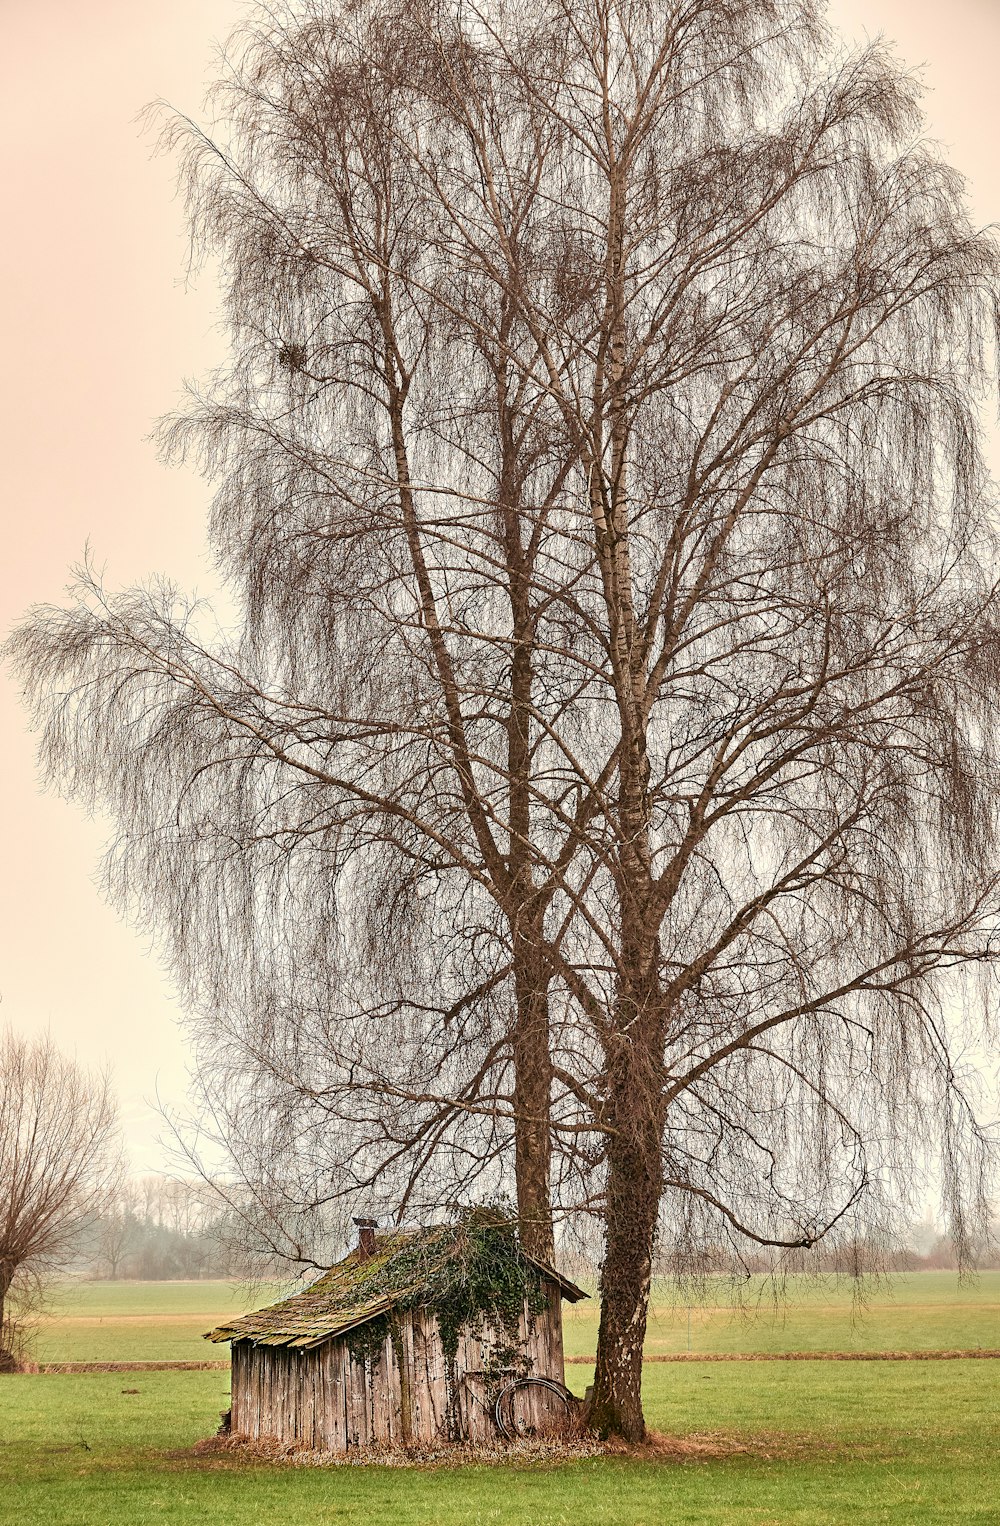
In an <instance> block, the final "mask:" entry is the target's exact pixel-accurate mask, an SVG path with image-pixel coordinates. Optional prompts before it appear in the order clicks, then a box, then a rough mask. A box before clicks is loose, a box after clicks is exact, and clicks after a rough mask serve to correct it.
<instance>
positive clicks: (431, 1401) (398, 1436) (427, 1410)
mask: <svg viewBox="0 0 1000 1526" xmlns="http://www.w3.org/2000/svg"><path fill="white" fill-rule="evenodd" d="M548 1296H549V1307H548V1310H547V1311H546V1313H544V1314H542V1315H539V1316H537V1317H536V1318H535V1319H533V1320H532V1319H530V1318H529V1317H528V1316H527V1315H526V1314H522V1315H521V1319H520V1324H519V1331H518V1334H519V1338H520V1339H521V1341H522V1343H523V1348H522V1349H523V1350H524V1353H525V1356H526V1357H527V1359H528V1362H529V1363H530V1371H531V1372H532V1373H535V1374H537V1375H539V1376H542V1377H551V1378H555V1379H556V1380H557V1381H558V1382H560V1383H561V1382H562V1381H563V1377H564V1366H563V1343H562V1305H561V1298H560V1293H559V1289H558V1288H557V1287H555V1286H554V1285H550V1287H549V1290H548ZM496 1344H501V1345H502V1344H506V1337H505V1336H503V1335H500V1336H498V1335H497V1333H496V1332H492V1331H490V1330H489V1329H486V1330H484V1332H483V1334H482V1336H473V1335H462V1336H460V1337H459V1344H458V1354H457V1358H456V1362H455V1370H456V1374H457V1380H458V1381H457V1385H456V1390H455V1392H454V1394H449V1387H448V1372H447V1363H446V1360H445V1354H444V1348H443V1346H442V1344H441V1336H440V1333H439V1331H438V1327H437V1320H436V1319H435V1317H434V1316H433V1315H431V1314H425V1313H422V1312H421V1311H420V1310H417V1311H415V1312H413V1313H408V1314H403V1315H401V1316H400V1320H399V1327H398V1351H397V1349H396V1347H394V1345H393V1343H392V1341H389V1340H387V1341H386V1342H385V1344H384V1346H383V1347H382V1349H381V1352H380V1353H379V1355H378V1356H377V1357H376V1358H374V1359H373V1360H371V1361H368V1362H356V1361H355V1360H354V1358H353V1357H352V1356H351V1354H350V1351H349V1350H348V1346H347V1341H346V1339H345V1338H344V1337H340V1338H339V1339H333V1340H329V1341H326V1342H324V1344H323V1345H322V1346H318V1347H316V1348H315V1349H313V1350H312V1351H304V1350H302V1349H301V1348H295V1347H290V1346H255V1345H254V1344H253V1343H252V1342H251V1341H234V1342H233V1347H232V1395H233V1411H232V1429H233V1434H234V1435H237V1436H249V1437H253V1438H255V1439H256V1438H260V1437H265V1436H267V1437H276V1438H277V1439H278V1440H281V1441H288V1442H299V1443H300V1444H302V1445H305V1446H307V1447H314V1448H317V1449H322V1450H324V1451H331V1452H346V1451H347V1450H348V1449H349V1448H350V1447H357V1446H372V1445H376V1446H384V1445H390V1446H393V1445H399V1444H403V1445H407V1444H409V1443H411V1442H412V1443H417V1444H420V1443H429V1442H434V1441H439V1440H453V1441H457V1440H469V1441H489V1440H491V1439H493V1438H495V1436H496V1425H495V1422H494V1419H493V1407H492V1403H491V1402H490V1399H489V1395H488V1393H487V1388H486V1384H485V1383H484V1381H483V1380H482V1379H481V1378H477V1377H476V1374H477V1373H481V1372H482V1371H483V1369H484V1367H485V1366H486V1365H487V1363H488V1361H489V1353H490V1349H491V1348H492V1347H493V1346H494V1345H496ZM520 1413H521V1415H522V1416H523V1418H524V1420H525V1421H526V1422H527V1423H528V1424H535V1425H539V1424H542V1423H544V1419H545V1403H544V1398H543V1397H542V1396H538V1395H535V1394H533V1393H532V1392H531V1390H530V1389H529V1390H526V1391H525V1393H524V1396H523V1399H522V1400H521V1402H520Z"/></svg>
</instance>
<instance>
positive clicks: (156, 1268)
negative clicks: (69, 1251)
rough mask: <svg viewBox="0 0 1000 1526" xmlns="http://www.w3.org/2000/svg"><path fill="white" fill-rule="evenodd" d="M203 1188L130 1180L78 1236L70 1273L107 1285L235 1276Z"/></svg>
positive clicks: (213, 1201) (161, 1179) (215, 1204)
mask: <svg viewBox="0 0 1000 1526" xmlns="http://www.w3.org/2000/svg"><path fill="white" fill-rule="evenodd" d="M227 1239H228V1237H227V1235H226V1225H225V1223H224V1222H223V1220H222V1218H221V1216H220V1213H219V1201H218V1198H217V1196H216V1195H215V1193H214V1192H213V1190H212V1189H211V1187H209V1186H207V1185H206V1184H205V1183H204V1182H199V1181H185V1180H178V1179H173V1178H169V1177H166V1176H159V1175H151V1176H142V1177H132V1178H130V1179H128V1180H126V1181H125V1182H123V1183H122V1185H121V1187H120V1188H119V1190H118V1192H117V1193H116V1194H115V1196H114V1197H113V1198H112V1199H111V1200H110V1201H109V1203H108V1204H107V1206H106V1207H105V1209H104V1210H103V1211H102V1212H101V1213H100V1214H99V1215H97V1216H96V1217H95V1218H94V1219H93V1220H91V1222H90V1223H89V1224H88V1225H87V1226H86V1227H85V1228H84V1229H83V1230H82V1231H81V1233H80V1235H79V1239H78V1244H77V1249H76V1257H75V1264H74V1266H73V1271H74V1272H75V1273H76V1274H77V1275H80V1276H85V1277H92V1278H106V1279H108V1280H109V1281H112V1282H118V1281H123V1280H131V1279H136V1280H139V1281H143V1282H158V1281H168V1280H170V1279H173V1278H179V1279H185V1280H186V1279H192V1278H194V1279H197V1278H202V1277H230V1276H237V1275H239V1269H238V1268H237V1266H236V1264H235V1261H234V1258H233V1255H232V1253H231V1251H230V1250H229V1248H228V1245H227Z"/></svg>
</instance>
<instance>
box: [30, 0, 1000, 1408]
mask: <svg viewBox="0 0 1000 1526" xmlns="http://www.w3.org/2000/svg"><path fill="white" fill-rule="evenodd" d="M220 105H221V108H222V117H223V121H222V123H221V124H220V126H219V131H218V132H217V133H216V135H215V136H214V137H210V136H208V135H207V134H205V133H203V132H202V131H201V130H199V129H198V128H196V127H194V126H193V125H192V124H191V123H179V124H178V123H175V124H174V126H173V128H172V129H171V133H172V140H173V141H175V142H182V143H183V144H184V146H185V155H186V157H185V160H184V165H185V170H184V173H185V183H186V185H187V188H188V194H189V197H190V209H191V214H192V221H193V225H194V229H195V233H196V235H197V236H198V237H199V238H200V239H202V240H203V241H204V242H205V243H206V244H207V245H208V246H209V247H211V248H213V249H215V250H216V251H218V252H219V253H220V254H221V256H222V258H223V260H224V262H225V273H226V283H227V285H226V289H227V304H228V306H227V311H228V315H229V319H230V324H231V330H232V334H233V343H234V358H233V364H232V367H231V369H230V370H229V371H228V372H227V374H226V375H224V376H222V377H220V378H219V379H218V381H217V384H216V385H215V387H214V388H213V389H212V390H211V391H210V393H209V394H208V395H207V396H206V397H204V398H198V399H196V400H195V402H194V404H193V407H192V411H191V412H190V414H189V415H187V416H186V417H185V418H184V419H183V420H179V421H176V422H175V423H174V424H173V426H172V427H171V428H170V429H169V430H168V437H169V439H170V441H171V443H172V445H173V446H174V448H176V449H178V450H183V449H185V448H188V446H189V445H191V446H192V448H193V447H194V446H197V448H199V449H200V450H201V451H202V452H203V459H204V462H205V465H206V468H207V470H208V471H209V472H210V473H212V474H214V475H215V476H216V477H217V478H218V480H219V484H220V487H219V496H218V498H217V501H216V508H215V513H214V519H213V534H214V537H215V543H216V546H217V548H218V551H219V555H220V559H221V562H222V565H223V567H224V568H225V570H226V571H227V573H228V574H229V575H230V577H231V579H232V580H233V586H234V588H235V589H236V590H237V591H238V592H239V594H240V597H241V598H242V600H243V610H244V614H245V624H244V629H243V631H242V632H241V634H240V637H239V639H238V640H236V641H235V642H233V643H232V644H229V645H227V644H226V643H225V642H222V641H210V640H208V639H207V638H205V637H203V636H202V635H201V634H200V633H199V629H198V624H197V619H198V617H197V614H196V612H194V611H191V610H187V609H185V608H184V607H183V606H179V604H178V601H177V600H176V599H175V596H174V595H173V593H172V591H170V590H164V589H161V588H153V589H152V590H138V591H132V592H130V593H128V594H126V595H122V596H114V597H108V596H106V595H105V594H104V593H103V591H102V590H101V589H100V587H99V586H98V585H97V583H96V582H95V581H94V580H93V579H89V580H86V579H85V581H84V586H83V588H82V594H81V598H80V601H79V603H78V604H77V606H76V607H75V608H74V609H72V610H69V611H41V612H38V613H36V615H35V616H34V618H33V619H32V621H31V622H29V623H28V624H27V625H26V626H25V627H24V629H23V630H22V632H21V633H20V635H19V636H18V637H17V638H16V641H15V652H16V653H17V654H18V655H19V657H20V660H21V662H22V665H23V669H24V671H25V674H26V677H27V679H28V683H29V687H30V689H31V690H32V692H33V694H34V696H35V702H36V704H37V705H38V708H39V712H40V715H41V717H42V719H43V721H44V723H45V725H46V732H45V739H44V743H43V747H44V758H45V762H46V767H47V769H48V771H49V773H50V775H51V776H52V777H53V778H55V779H66V778H67V777H68V778H70V779H71V780H72V788H73V789H74V790H75V791H76V792H77V793H78V794H80V795H82V796H83V798H85V799H87V798H90V799H93V798H97V797H99V798H101V799H102V800H104V801H110V803H111V804H112V806H113V808H114V809H115V810H116V811H117V813H118V815H119V817H120V819H121V821H122V822H123V833H122V836H121V838H120V840H119V842H118V844H117V845H116V849H115V851H114V853H113V856H112V858H111V860H110V864H109V883H110V885H111V888H112V889H113V890H114V891H115V893H116V894H117V895H118V896H119V897H120V898H121V899H122V900H123V901H124V902H125V903H126V904H129V905H130V906H131V908H132V910H133V912H134V913H135V914H136V915H137V916H138V917H139V918H140V919H145V921H146V922H147V924H148V925H152V926H156V927H159V928H162V929H165V930H166V933H167V936H168V938H169V940H170V948H171V951H172V954H173V958H174V963H175V967H176V969H177V971H178V974H179V976H180V978H181V980H182V982H183V983H184V986H185V989H186V991H187V993H188V995H189V998H190V1000H191V1002H192V1005H193V1006H194V1007H195V1008H196V1009H197V1010H200V1011H201V1012H202V1013H203V1014H204V1020H203V1022H201V1023H200V1024H199V1025H198V1032H199V1035H200V1043H201V1058H202V1062H203V1068H202V1074H203V1084H204V1086H205V1094H204V1103H205V1112H206V1116H208V1117H211V1116H213V1115H214V1118H215V1120H216V1124H217V1127H218V1132H219V1133H221V1135H222V1137H223V1138H225V1139H226V1141H227V1142H228V1144H229V1146H230V1148H231V1149H232V1151H233V1154H234V1156H236V1157H237V1158H242V1159H243V1161H244V1163H246V1162H252V1163H253V1169H252V1170H249V1171H248V1172H247V1174H248V1176H250V1177H253V1178H254V1180H242V1181H238V1182H237V1185H236V1188H235V1189H234V1194H233V1202H232V1205H231V1206H232V1207H233V1210H234V1212H246V1213H248V1214H250V1215H251V1216H252V1217H253V1218H254V1222H255V1223H256V1224H257V1225H260V1224H261V1223H262V1222H264V1223H265V1225H268V1226H270V1228H269V1229H268V1231H267V1232H268V1233H269V1234H271V1233H272V1231H273V1234H272V1238H271V1242H270V1243H271V1244H272V1245H273V1247H274V1248H275V1249H280V1250H283V1251H284V1252H285V1253H286V1254H291V1255H293V1256H295V1257H297V1258H299V1259H300V1260H302V1261H305V1262H307V1261H308V1260H309V1259H310V1256H312V1255H315V1254H316V1252H315V1248H312V1249H311V1248H310V1245H309V1243H308V1234H309V1232H310V1231H309V1228H308V1225H307V1224H306V1222H305V1221H306V1220H308V1221H309V1222H310V1223H312V1224H313V1225H315V1222H316V1211H317V1210H318V1209H321V1208H323V1207H324V1206H329V1205H330V1204H336V1203H338V1202H343V1201H344V1200H345V1199H346V1198H348V1197H349V1196H350V1194H352V1193H362V1194H365V1195H368V1196H370V1195H372V1194H374V1193H376V1192H377V1191H378V1190H379V1185H380V1184H381V1188H382V1190H383V1191H385V1192H386V1194H387V1195H388V1194H392V1195H395V1196H400V1195H401V1198H402V1202H403V1204H404V1206H405V1205H406V1204H409V1203H411V1202H412V1203H416V1202H419V1201H423V1202H430V1203H433V1202H435V1201H436V1202H441V1201H442V1200H444V1199H446V1198H447V1197H448V1196H449V1194H452V1193H454V1192H455V1191H457V1190H459V1189H460V1186H461V1184H462V1182H463V1181H465V1182H466V1183H468V1182H469V1181H470V1180H474V1181H477V1182H479V1183H481V1184H482V1183H486V1182H488V1183H489V1184H490V1185H491V1186H492V1185H496V1184H497V1182H498V1181H499V1182H500V1183H502V1180H503V1173H504V1171H505V1170H506V1169H507V1162H508V1158H509V1155H510V1153H511V1150H512V1151H513V1157H514V1160H513V1176H514V1179H515V1184H516V1188H517V1194H518V1205H519V1210H520V1212H521V1214H522V1217H523V1219H524V1221H525V1226H526V1228H525V1232H526V1234H527V1235H529V1236H530V1235H531V1234H533V1233H535V1234H537V1235H538V1239H537V1240H536V1241H535V1242H534V1243H535V1246H536V1248H538V1247H540V1248H541V1249H542V1250H543V1251H546V1250H547V1249H548V1248H549V1246H550V1244H551V1239H550V1234H551V1232H550V1228H549V1217H548V1196H549V1191H550V1186H551V1189H552V1190H553V1192H554V1194H555V1200H556V1204H557V1207H558V1208H559V1209H560V1210H562V1211H571V1210H573V1209H574V1208H579V1207H581V1206H582V1207H585V1208H586V1209H587V1211H588V1212H596V1213H598V1214H599V1215H600V1216H601V1218H602V1220H603V1223H604V1226H605V1254H604V1263H603V1269H602V1274H601V1290H602V1314H601V1332H600V1342H599V1350H598V1365H597V1373H596V1380H595V1393H594V1403H593V1409H592V1418H593V1421H594V1423H595V1425H596V1426H597V1427H598V1428H599V1429H601V1430H603V1431H606V1432H615V1431H617V1432H621V1433H623V1434H625V1435H626V1436H630V1437H637V1436H639V1435H641V1433H642V1427H643V1421H642V1408H641V1354H642V1342H643V1337H644V1332H645V1319H646V1307H647V1303H648V1295H649V1284H650V1274H651V1266H652V1257H653V1251H654V1244H655V1240H656V1235H657V1231H658V1229H659V1231H660V1233H661V1235H669V1236H670V1237H671V1238H672V1240H673V1243H674V1245H675V1247H677V1248H678V1249H679V1250H683V1249H684V1247H685V1246H691V1245H694V1244H696V1243H697V1242H698V1240H699V1237H703V1236H704V1234H705V1232H706V1226H709V1225H710V1226H711V1234H712V1236H713V1238H714V1241H715V1242H716V1243H717V1242H718V1239H719V1236H720V1234H723V1235H725V1236H727V1237H728V1238H729V1239H730V1241H731V1243H732V1244H733V1246H734V1247H735V1248H736V1250H737V1253H738V1251H739V1248H740V1247H741V1246H747V1245H750V1246H756V1245H761V1246H768V1247H773V1248H776V1249H778V1250H779V1251H780V1250H781V1249H788V1250H789V1251H796V1250H799V1249H802V1248H804V1247H808V1246H811V1245H813V1244H815V1243H817V1242H818V1241H819V1240H821V1239H822V1238H823V1237H824V1236H826V1235H828V1234H831V1233H833V1232H835V1230H836V1229H837V1228H838V1227H839V1228H840V1229H841V1230H843V1232H844V1233H849V1234H850V1235H852V1236H854V1237H855V1239H856V1240H857V1243H859V1244H860V1243H862V1242H864V1241H865V1238H866V1236H865V1229H866V1226H868V1227H870V1226H871V1224H872V1223H873V1222H877V1221H879V1220H884V1218H885V1216H886V1214H887V1213H888V1212H889V1211H890V1209H891V1200H892V1199H896V1200H899V1199H905V1197H906V1195H907V1193H908V1192H912V1190H913V1186H914V1180H915V1177H914V1173H915V1171H916V1170H917V1169H918V1167H919V1161H918V1160H916V1159H915V1156H914V1151H913V1140H914V1139H917V1140H918V1141H919V1143H920V1145H921V1148H922V1149H925V1150H926V1151H927V1152H928V1153H933V1152H936V1155H937V1158H938V1160H939V1161H940V1163H941V1165H940V1169H941V1171H942V1173H943V1180H944V1183H945V1191H946V1197H947V1200H948V1207H949V1210H950V1213H951V1219H952V1224H953V1227H954V1230H955V1232H956V1234H957V1236H958V1239H959V1241H960V1242H961V1239H962V1234H963V1226H964V1224H965V1222H966V1214H967V1213H968V1211H969V1210H970V1209H971V1208H974V1207H975V1206H976V1205H977V1204H978V1205H979V1206H980V1208H981V1207H982V1204H983V1202H984V1182H985V1171H986V1168H987V1165H988V1155H989V1143H990V1142H989V1140H988V1139H987V1137H986V1135H985V1134H984V1132H983V1130H982V1129H981V1127H980V1126H979V1124H978V1122H977V1114H976V1108H975V1094H974V1092H975V1089H974V1078H973V1077H971V1076H970V1075H969V1074H968V1073H967V1072H966V1071H964V1070H963V1067H962V1066H961V1064H960V1063H959V1060H958V1058H957V1056H958V1055H959V1054H960V1053H961V1034H960V1032H959V1027H960V1019H959V1016H958V1013H959V1005H960V1004H959V1000H958V997H959V995H960V994H961V991H960V986H961V979H962V978H963V972H966V974H967V975H968V976H969V978H970V979H971V975H972V974H976V973H982V974H987V973H988V972H989V970H990V968H991V966H992V962H993V960H994V958H995V954H996V928H997V912H998V909H1000V906H998V900H1000V878H998V875H997V872H996V869H995V860H996V827H997V804H998V802H997V795H996V782H995V781H996V779H997V776H998V775H997V763H998V761H1000V760H998V757H997V753H998V742H997V720H998V715H997V678H998V664H997V651H998V648H997V625H996V613H995V612H996V607H997V585H996V583H995V580H994V578H993V574H992V570H991V569H992V568H993V567H994V566H995V565H996V564H997V555H996V553H997V544H996V521H995V507H994V498H993V489H992V487H991V485H990V484H989V482H988V480H987V476H986V473H985V470H984V467H983V464H982V460H981V453H980V440H979V420H978V415H977V397H978V395H979V394H980V393H981V391H982V389H983V388H984V387H985V385H986V384H987V382H988V380H989V379H990V373H991V367H992V350H991V348H990V346H991V345H992V344H994V343H995V340H996V330H997V288H998V261H997V252H996V248H995V245H994V243H993V241H992V240H991V239H990V238H989V237H986V236H983V235H980V234H977V233H976V232H975V230H973V229H972V228H971V227H970V226H969V224H968V221H967V218H966V214H965V211H964V207H963V203H962V196H961V185H960V183H959V182H958V180H957V178H956V177H955V176H954V175H953V174H952V173H951V172H950V171H949V170H947V169H946V168H945V167H944V166H943V165H942V164H941V163H940V162H939V161H937V160H936V159H935V158H934V157H933V155H932V154H931V153H930V152H929V151H928V150H927V149H926V148H925V147H923V146H922V145H920V144H919V143H915V142H913V141H912V134H913V133H914V131H915V130H916V128H917V126H918V116H917V112H916V106H915V99H914V90H913V87H912V84H911V82H910V81H908V80H907V78H906V77H905V76H901V75H900V74H899V72H898V71H897V70H896V69H895V67H894V66H893V65H892V64H891V62H890V61H889V60H888V59H887V58H886V56H885V55H884V53H883V52H882V51H881V50H880V49H879V48H877V47H876V48H870V49H867V50H865V51H864V52H862V53H860V54H858V55H851V56H845V55H842V54H841V53H839V52H838V51H837V50H836V48H835V46H834V44H833V42H832V41H831V39H830V37H829V36H828V35H827V33H826V32H825V30H824V28H823V25H822V22H821V17H820V11H819V7H818V6H817V5H816V4H813V3H811V0H762V3H760V4H758V5H755V6H753V7H748V6H746V5H745V4H743V3H738V0H584V3H582V4H577V3H574V4H570V3H569V0H533V3H528V0H525V3H524V4H520V5H511V6H506V5H481V6H477V5H475V4H461V5H459V4H457V3H456V4H454V5H452V4H447V3H442V4H425V3H423V0H406V3H402V4H400V5H399V6H398V7H396V8H395V9H393V10H392V11H391V12H390V11H389V10H387V9H386V8H385V7H384V6H374V5H371V6H365V5H356V6H351V7H345V8H343V9H341V8H338V7H336V6H334V5H332V4H327V3H321V0H304V3H300V4H293V5H289V6H288V7H287V8H286V9H282V8H280V7H279V8H277V9H275V8H270V9H269V10H268V12H267V13H266V14H262V15H261V16H260V17H258V18H256V19H255V20H254V22H253V23H251V25H250V26H249V27H248V29H246V30H245V31H244V32H242V33H241V34H240V35H239V37H238V39H237V41H236V43H235V44H234V50H233V55H232V68H231V71H230V73H229V75H228V76H227V81H226V84H225V86H224V88H223V90H222V93H221V96H220ZM949 982H950V983H949ZM968 990H969V992H970V993H973V994H974V991H975V987H974V986H973V985H971V984H970V985H969V986H968ZM972 1010H973V1011H974V1014H975V1020H976V1021H977V1022H978V1021H979V1014H978V1012H977V1011H975V1008H974V1007H973V1009H972ZM304 1178H305V1182H304ZM303 1184H304V1185H305V1191H303V1190H302V1189H303ZM306 1204H307V1205H308V1212H304V1211H303V1210H304V1209H305V1207H306Z"/></svg>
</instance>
